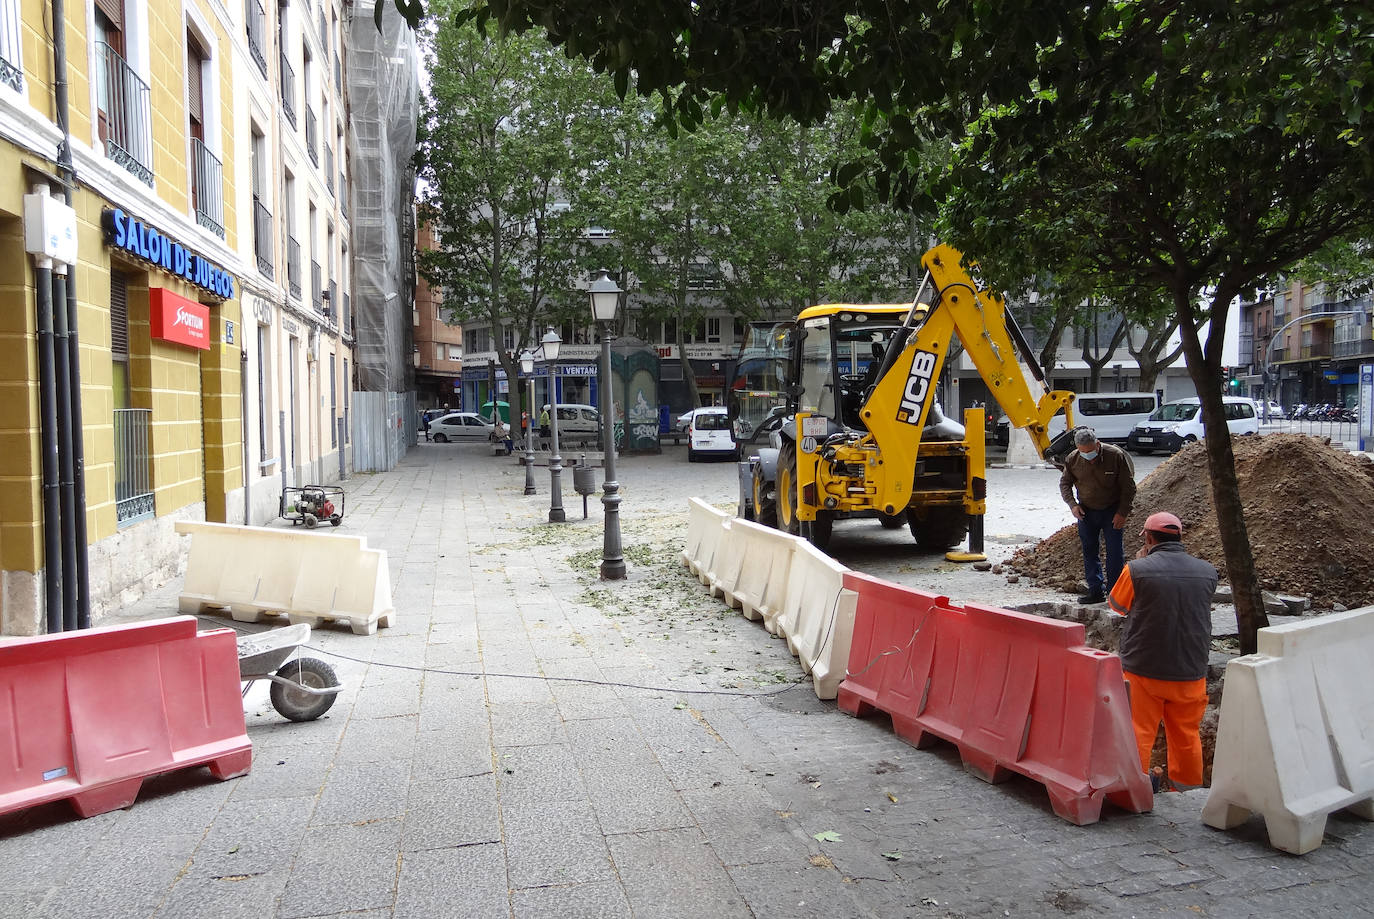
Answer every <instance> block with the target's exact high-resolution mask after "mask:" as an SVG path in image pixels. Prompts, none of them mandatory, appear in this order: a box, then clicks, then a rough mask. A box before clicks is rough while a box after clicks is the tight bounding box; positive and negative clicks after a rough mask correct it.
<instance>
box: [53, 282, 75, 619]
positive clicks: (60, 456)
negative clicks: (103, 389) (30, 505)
mask: <svg viewBox="0 0 1374 919" xmlns="http://www.w3.org/2000/svg"><path fill="white" fill-rule="evenodd" d="M52 306H53V310H52V312H53V337H54V339H55V340H54V342H53V374H54V375H55V379H56V381H57V393H56V399H57V469H58V504H59V506H60V507H61V509H62V527H61V533H60V534H59V535H60V536H61V539H62V573H63V575H64V577H63V578H62V631H64V632H70V631H72V630H73V629H75V628H77V624H76V593H77V591H76V582H77V578H75V577H73V576H72V575H74V574H75V573H76V527H75V526H74V525H73V521H75V519H76V500H75V485H74V484H73V480H74V478H75V475H76V472H75V468H74V460H73V459H72V440H73V439H74V437H77V436H80V434H79V432H74V431H73V429H72V403H73V402H75V401H76V394H75V393H74V392H73V391H72V379H71V373H72V367H71V358H72V355H71V349H70V338H71V336H70V335H69V334H68V329H67V266H66V265H63V264H62V263H60V262H58V263H57V264H55V265H54V266H53V271H52Z"/></svg>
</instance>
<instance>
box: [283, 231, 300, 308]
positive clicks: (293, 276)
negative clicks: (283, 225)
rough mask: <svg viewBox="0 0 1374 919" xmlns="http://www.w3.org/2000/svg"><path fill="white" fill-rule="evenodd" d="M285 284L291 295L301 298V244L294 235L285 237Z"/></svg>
mask: <svg viewBox="0 0 1374 919" xmlns="http://www.w3.org/2000/svg"><path fill="white" fill-rule="evenodd" d="M286 286H287V288H288V289H289V290H290V291H291V296H293V297H295V298H296V299H297V300H299V299H300V298H301V244H300V243H298V242H296V237H294V236H288V237H287V239H286Z"/></svg>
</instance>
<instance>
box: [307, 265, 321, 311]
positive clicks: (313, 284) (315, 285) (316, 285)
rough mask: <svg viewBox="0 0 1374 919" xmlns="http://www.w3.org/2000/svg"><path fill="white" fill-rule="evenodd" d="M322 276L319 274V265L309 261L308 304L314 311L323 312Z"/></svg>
mask: <svg viewBox="0 0 1374 919" xmlns="http://www.w3.org/2000/svg"><path fill="white" fill-rule="evenodd" d="M322 278H323V274H322V273H321V272H320V263H319V262H317V261H315V260H314V259H313V258H312V259H311V260H310V303H311V304H312V305H313V306H314V307H315V311H316V312H319V313H323V312H324V285H323V282H322Z"/></svg>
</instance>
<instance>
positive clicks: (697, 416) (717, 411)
mask: <svg viewBox="0 0 1374 919" xmlns="http://www.w3.org/2000/svg"><path fill="white" fill-rule="evenodd" d="M701 456H728V457H730V458H732V459H734V458H736V457H738V456H739V446H738V445H737V444H736V443H735V437H734V433H733V432H732V431H731V430H730V416H729V415H728V414H727V413H726V411H725V408H724V406H714V407H711V408H699V409H696V410H695V411H694V412H692V421H691V424H690V425H689V426H688V428H687V462H689V463H695V462H696V461H697V459H698V458H699V457H701Z"/></svg>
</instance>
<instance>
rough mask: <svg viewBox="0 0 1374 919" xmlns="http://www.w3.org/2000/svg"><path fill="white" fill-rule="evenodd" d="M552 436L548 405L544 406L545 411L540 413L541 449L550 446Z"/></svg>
mask: <svg viewBox="0 0 1374 919" xmlns="http://www.w3.org/2000/svg"><path fill="white" fill-rule="evenodd" d="M551 436H552V435H551V433H550V431H549V407H548V406H547V405H546V406H544V410H543V411H541V412H540V413H539V440H540V446H541V447H544V446H547V445H548V442H549V438H550V437H551Z"/></svg>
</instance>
